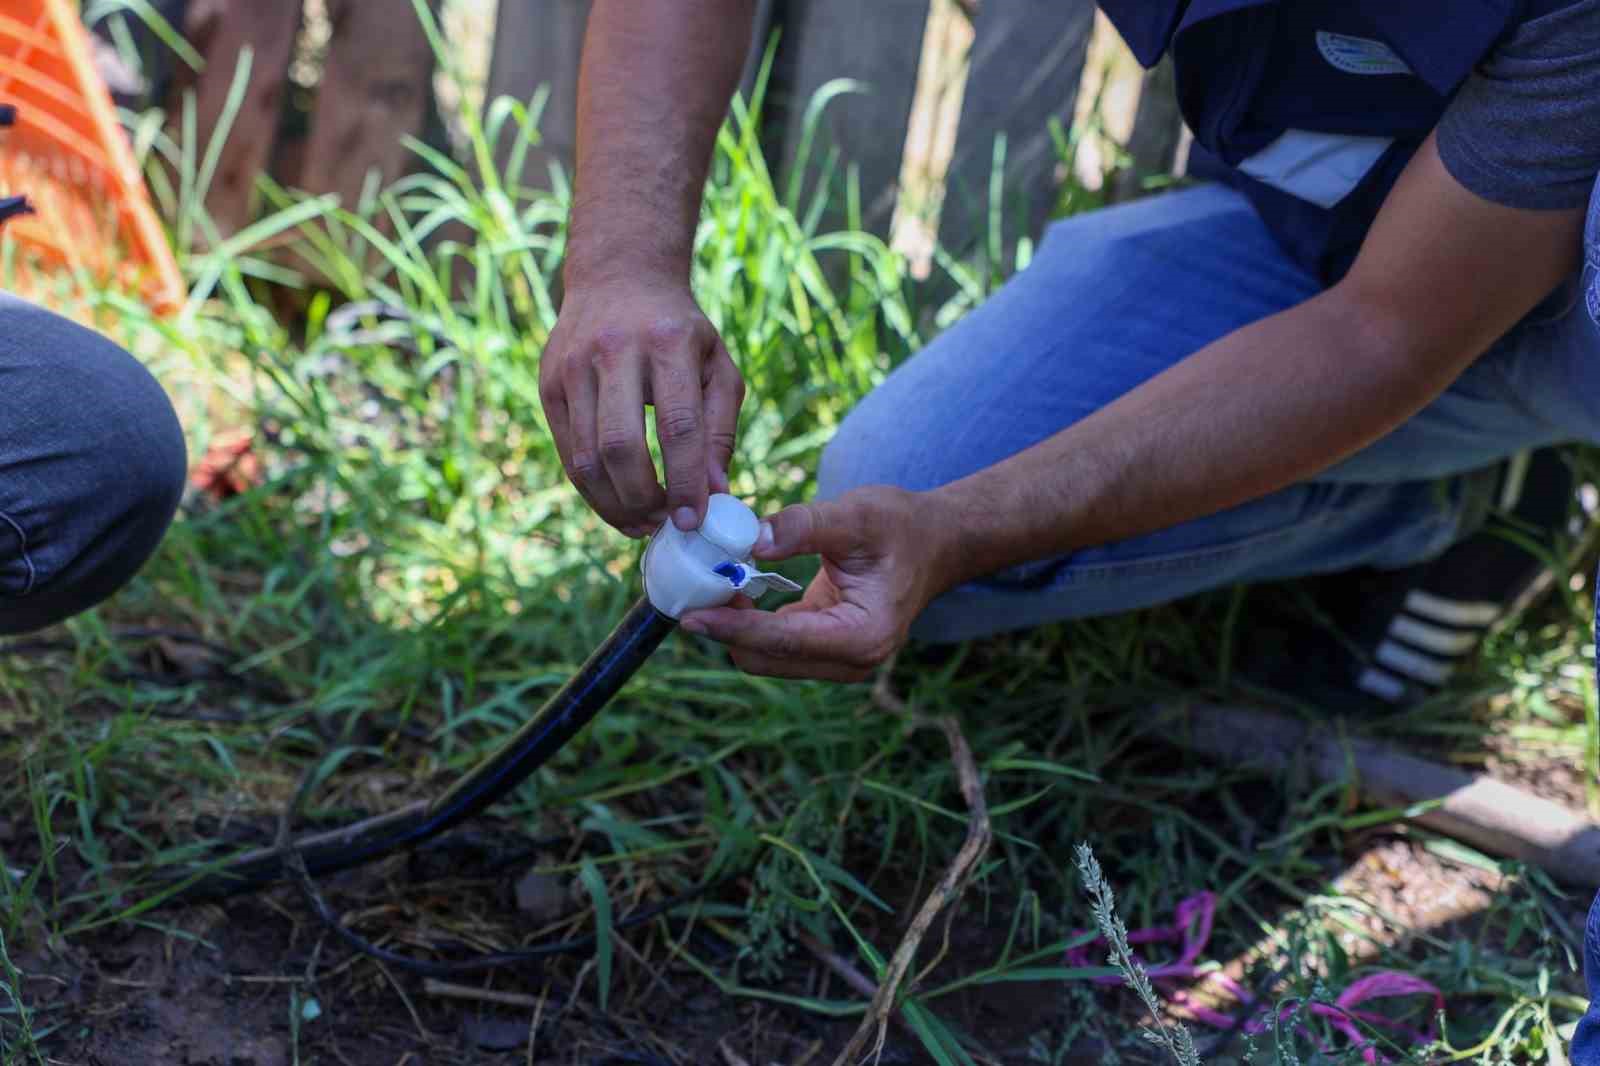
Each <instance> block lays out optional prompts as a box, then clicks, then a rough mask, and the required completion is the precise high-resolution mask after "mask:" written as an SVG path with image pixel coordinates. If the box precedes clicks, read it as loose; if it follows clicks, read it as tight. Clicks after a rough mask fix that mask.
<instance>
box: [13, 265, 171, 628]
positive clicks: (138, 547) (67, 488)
mask: <svg viewBox="0 0 1600 1066" xmlns="http://www.w3.org/2000/svg"><path fill="white" fill-rule="evenodd" d="M186 467H187V461H186V458H185V451H184V443H183V433H182V431H181V430H180V429H179V427H178V419H177V416H176V415H175V414H174V413H173V410H172V404H171V403H170V402H168V400H167V396H166V393H164V392H163V391H162V390H161V386H160V385H158V384H156V381H155V379H154V378H153V377H151V376H150V373H149V371H147V370H145V368H144V367H143V366H141V365H140V364H139V363H138V362H137V361H136V360H135V359H134V358H133V356H131V355H129V354H128V353H127V352H125V351H123V350H122V349H121V348H119V347H117V346H116V345H115V344H113V343H111V342H110V341H108V340H106V339H105V338H104V337H101V336H100V335H99V334H98V333H94V332H92V331H90V330H87V329H85V328H83V327H82V326H79V325H76V324H75V323H72V322H69V321H67V320H66V319H64V318H60V317H58V316H56V315H53V314H51V313H50V312H48V311H45V310H42V309H41V308H38V307H35V306H33V305H32V304H29V303H26V302H24V301H22V300H19V299H16V298H15V297H12V296H8V295H5V294H4V293H0V635H9V634H13V633H22V632H26V631H28V630H31V629H38V628H40V627H42V626H47V625H50V624H51V623H53V622H59V621H60V620H62V619H63V618H66V617H67V616H69V615H72V614H75V613H77V612H78V611H82V610H84V609H86V608H88V607H91V606H93V605H94V604H96V603H98V602H100V601H101V600H103V599H105V598H106V597H107V596H109V595H111V593H113V592H115V591H116V590H117V589H118V588H120V587H121V586H122V585H123V584H124V583H126V582H127V580H128V579H129V578H130V577H132V576H133V574H134V573H135V572H136V571H137V570H138V569H139V567H140V566H141V565H142V564H143V563H144V561H145V560H146V559H148V558H149V556H150V554H151V553H152V552H154V551H155V548H156V545H157V544H159V543H160V541H161V537H162V535H163V534H164V533H165V532H166V529H167V525H168V523H169V522H171V520H172V516H173V514H174V512H175V511H176V510H177V507H178V499H179V496H180V495H181V494H182V492H183V483H184V476H185V472H186Z"/></svg>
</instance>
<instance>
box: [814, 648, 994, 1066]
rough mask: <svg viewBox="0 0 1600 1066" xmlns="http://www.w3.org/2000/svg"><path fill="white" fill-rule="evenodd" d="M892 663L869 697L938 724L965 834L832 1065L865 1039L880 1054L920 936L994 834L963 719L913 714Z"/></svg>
mask: <svg viewBox="0 0 1600 1066" xmlns="http://www.w3.org/2000/svg"><path fill="white" fill-rule="evenodd" d="M893 666H894V661H893V660H892V659H891V660H890V661H889V663H888V664H886V665H885V666H884V668H883V672H882V673H880V674H879V676H878V681H877V683H876V684H875V685H874V686H873V693H872V694H873V701H874V702H875V703H877V705H878V706H879V707H881V708H882V709H884V710H886V711H889V712H890V713H893V714H898V715H901V716H903V717H905V719H906V721H907V724H908V725H909V726H910V728H913V729H918V728H924V727H928V726H937V727H938V728H939V729H940V730H941V731H943V733H944V738H945V742H946V743H947V744H949V746H950V761H951V763H953V764H954V766H955V771H956V780H957V782H958V783H959V784H960V786H961V798H962V800H963V801H965V803H966V805H967V815H968V816H967V838H966V839H965V840H964V841H962V843H961V850H959V851H957V852H956V856H955V858H954V859H952V860H951V862H950V865H949V866H948V867H946V869H945V871H944V874H943V875H942V876H941V877H940V878H939V883H938V884H937V885H935V886H934V888H933V891H932V892H929V893H928V897H927V898H926V899H924V900H923V901H922V906H921V907H919V908H918V909H917V913H916V916H915V917H914V918H912V919H911V926H910V928H908V929H907V930H906V933H905V936H903V937H901V938H900V944H899V946H898V947H896V948H895V951H894V955H893V956H892V957H891V958H890V959H889V966H888V968H887V969H886V970H885V972H884V979H883V981H882V983H881V984H879V986H878V991H877V994H876V995H874V996H873V997H872V1003H871V1005H870V1006H869V1007H868V1008H867V1016H866V1017H865V1018H863V1019H862V1021H861V1025H860V1027H859V1028H857V1029H856V1032H855V1035H854V1036H852V1037H851V1038H850V1042H849V1043H848V1044H846V1045H845V1047H844V1050H843V1051H841V1052H840V1053H839V1055H838V1057H837V1058H835V1059H834V1060H833V1063H834V1066H851V1064H852V1063H854V1062H856V1061H857V1057H858V1056H859V1055H860V1054H861V1052H862V1050H863V1049H864V1048H865V1047H866V1046H867V1043H868V1041H871V1042H872V1052H871V1055H872V1057H873V1058H874V1059H876V1058H878V1057H879V1056H881V1055H882V1054H883V1043H884V1040H885V1039H886V1038H887V1035H888V1030H889V1018H890V1017H891V1016H893V1015H894V1013H895V1010H896V1007H897V1001H898V1000H899V997H900V991H901V985H902V984H903V983H904V981H905V977H906V974H907V973H908V972H909V971H910V969H911V965H912V963H913V962H915V961H916V957H917V949H918V948H919V947H921V945H922V939H923V937H925V936H927V934H928V930H929V929H931V928H932V927H933V923H934V921H935V920H936V919H937V918H938V917H939V913H940V912H941V911H943V910H944V909H945V907H947V906H950V905H953V904H954V903H955V902H956V901H957V900H959V899H960V898H961V896H962V894H963V893H964V892H965V891H966V888H967V884H968V882H969V880H970V879H971V875H972V871H973V870H975V869H976V868H977V866H978V863H979V862H980V861H981V860H982V859H983V856H984V853H986V852H987V851H988V850H989V844H990V842H991V841H992V840H993V838H994V830H993V828H992V826H991V825H990V823H989V806H988V804H987V803H986V802H985V801H984V798H983V782H982V780H981V779H980V778H979V777H978V764H977V760H975V759H974V758H973V757H972V748H971V747H970V746H969V745H968V744H967V738H966V735H965V734H963V733H962V732H961V723H960V722H959V721H958V720H957V719H956V717H955V716H954V715H950V714H942V715H938V716H937V717H928V716H924V715H918V714H912V713H911V711H910V708H909V707H908V706H907V705H906V703H905V701H904V700H902V699H901V698H900V697H899V696H898V695H896V694H895V692H894V690H893V689H892V688H890V686H889V682H888V680H887V679H888V676H889V672H890V671H891V670H892V669H893ZM841 976H842V975H841Z"/></svg>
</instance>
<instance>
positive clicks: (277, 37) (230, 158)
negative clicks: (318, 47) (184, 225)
mask: <svg viewBox="0 0 1600 1066" xmlns="http://www.w3.org/2000/svg"><path fill="white" fill-rule="evenodd" d="M299 25H300V4H299V2H298V0H294V2H291V3H283V2H275V3H262V2H261V0H191V2H190V4H189V10H188V12H187V14H186V16H185V18H184V35H185V36H186V37H188V39H189V40H190V41H191V42H193V43H194V44H195V47H196V49H197V50H198V51H199V52H200V54H201V55H202V56H204V57H205V59H206V67H205V70H204V71H203V72H201V73H199V74H198V75H196V74H193V73H192V72H190V73H186V74H180V77H179V79H178V86H179V88H180V89H182V88H186V87H192V88H193V89H194V91H195V115H196V119H197V126H198V129H199V133H200V140H201V147H202V148H203V147H204V145H205V144H207V143H208V142H209V139H210V137H211V136H212V135H213V133H214V131H215V130H216V129H217V126H218V123H219V121H220V119H221V117H222V113H223V109H224V107H225V105H226V103H227V99H228V91H229V88H230V87H231V86H232V84H233V79H234V74H235V72H236V70H237V67H238V63H239V59H240V57H241V55H242V54H243V53H244V50H245V48H246V47H248V48H250V50H251V52H252V56H251V63H250V81H249V85H248V87H247V89H246V91H245V96H244V102H243V104H242V106H241V107H240V109H239V115H238V118H237V119H236V120H235V121H234V124H233V128H232V130H231V131H229V133H228V139H227V142H226V144H225V145H224V146H223V149H222V155H221V157H220V159H219V161H218V165H217V172H216V177H215V178H214V179H213V181H212V183H211V188H210V190H209V192H208V193H207V195H206V208H207V210H208V211H209V212H210V214H211V217H212V219H213V220H214V221H215V222H216V224H217V228H218V229H219V230H221V232H222V233H223V235H227V234H229V233H232V232H234V231H235V230H238V229H240V228H242V227H243V226H245V225H246V224H247V223H249V221H250V219H251V213H252V211H253V209H254V208H253V204H254V199H255V198H254V191H255V181H256V175H257V174H259V173H261V172H263V171H265V170H267V169H269V165H270V163H271V160H272V152H273V148H274V146H275V145H276V143H277V137H278V118H279V115H280V113H281V110H282V106H283V96H284V89H285V87H286V85H287V81H288V72H289V58H290V55H291V54H292V52H293V50H294V37H295V31H296V29H297V28H298V27H299Z"/></svg>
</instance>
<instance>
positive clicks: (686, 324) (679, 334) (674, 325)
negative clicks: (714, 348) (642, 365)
mask: <svg viewBox="0 0 1600 1066" xmlns="http://www.w3.org/2000/svg"><path fill="white" fill-rule="evenodd" d="M695 327H696V322H695V320H694V319H693V318H691V317H689V316H688V315H662V316H660V317H659V318H656V319H655V320H653V321H652V322H651V323H650V324H649V325H648V326H646V327H645V331H644V341H645V344H647V345H649V347H650V350H651V351H661V350H662V349H665V348H675V347H677V346H678V345H681V344H683V343H684V342H686V341H688V340H690V339H692V338H693V337H694V334H695Z"/></svg>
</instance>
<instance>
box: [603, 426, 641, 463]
mask: <svg viewBox="0 0 1600 1066" xmlns="http://www.w3.org/2000/svg"><path fill="white" fill-rule="evenodd" d="M599 446H600V458H601V459H602V460H604V461H605V462H607V463H614V462H619V461H623V460H628V459H632V458H633V456H634V454H635V451H636V447H635V444H634V439H633V438H632V437H631V436H629V435H628V434H626V433H617V432H614V431H613V432H606V433H602V434H600V440H599Z"/></svg>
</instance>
